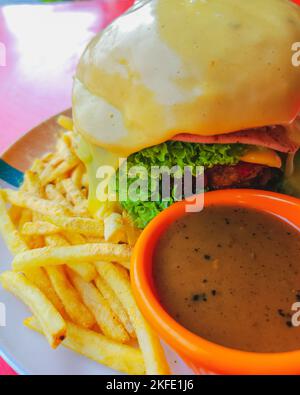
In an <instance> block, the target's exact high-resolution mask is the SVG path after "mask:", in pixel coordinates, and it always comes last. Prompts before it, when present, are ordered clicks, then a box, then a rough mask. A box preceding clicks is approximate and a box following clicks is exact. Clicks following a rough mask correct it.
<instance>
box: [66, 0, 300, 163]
mask: <svg viewBox="0 0 300 395" xmlns="http://www.w3.org/2000/svg"><path fill="white" fill-rule="evenodd" d="M142 3H143V6H142V7H135V8H134V9H132V10H131V11H130V12H128V13H127V14H125V15H123V16H121V17H120V18H119V19H117V20H116V21H115V22H113V24H112V25H110V26H109V27H108V29H106V30H105V31H104V32H102V33H100V34H99V35H98V36H96V37H95V38H94V39H93V40H92V42H91V43H90V45H89V46H88V47H87V49H86V51H85V53H84V54H83V56H82V58H81V61H80V63H79V66H78V69H77V73H76V77H75V82H74V92H73V114H74V122H75V126H76V129H77V130H79V132H81V133H82V134H83V135H85V136H86V137H87V139H88V140H89V141H91V142H93V143H95V144H97V145H99V146H102V147H104V148H106V149H108V150H109V151H112V152H115V153H117V154H119V155H122V156H128V155H129V154H131V153H133V152H135V151H138V150H140V149H142V148H145V147H148V146H152V145H156V144H159V143H161V142H163V141H166V140H168V139H170V138H172V137H173V136H174V135H176V134H178V133H193V134H198V135H216V134H222V133H229V132H232V131H237V130H241V129H245V128H251V127H260V126H265V125H272V124H290V123H291V122H292V121H293V120H294V119H295V117H296V115H297V113H298V111H299V105H300V67H298V68H297V67H294V66H293V65H292V62H291V57H292V54H293V53H292V51H291V47H292V44H293V43H294V42H296V41H299V39H300V8H299V7H297V6H296V5H294V4H292V3H291V2H289V1H287V0H264V1H261V0H251V1H244V0H226V1H224V0H152V1H144V2H142ZM274 163H275V162H274Z"/></svg>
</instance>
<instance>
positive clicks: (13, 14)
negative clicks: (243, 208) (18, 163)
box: [0, 0, 133, 375]
mask: <svg viewBox="0 0 300 395" xmlns="http://www.w3.org/2000/svg"><path fill="white" fill-rule="evenodd" d="M132 3H133V0H93V1H86V2H74V3H63V4H51V5H49V4H47V5H45V4H41V5H7V6H3V7H1V8H0V153H1V152H3V151H5V150H6V149H7V148H8V147H9V146H10V145H11V144H12V143H13V142H14V141H16V140H17V139H18V138H20V137H21V136H22V135H23V134H24V133H26V132H27V131H28V130H30V129H31V128H32V127H34V126H35V125H37V124H39V123H40V122H42V121H43V120H45V119H47V118H49V117H51V116H52V115H55V114H57V113H59V112H61V111H63V110H65V109H67V108H69V107H71V89H72V78H73V75H74V70H75V67H76V64H77V62H78V59H79V57H80V55H81V53H82V51H83V50H84V48H85V46H86V44H87V43H88V42H89V40H90V39H91V37H92V36H93V35H94V33H95V32H97V31H99V30H101V29H103V28H104V27H105V26H106V25H107V24H108V23H109V22H110V21H112V20H113V19H114V18H116V17H117V16H118V15H119V14H121V13H122V12H123V11H125V10H126V9H127V8H128V7H129V6H130V5H131V4H132ZM4 49H5V50H4ZM4 53H5V59H4ZM4 60H5V65H4ZM9 374H14V372H13V370H12V369H10V367H9V366H8V365H7V364H6V363H5V362H4V361H3V360H1V359H0V375H9Z"/></svg>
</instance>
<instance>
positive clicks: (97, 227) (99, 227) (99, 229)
mask: <svg viewBox="0 0 300 395" xmlns="http://www.w3.org/2000/svg"><path fill="white" fill-rule="evenodd" d="M45 219H46V220H47V221H49V222H51V223H52V224H54V225H56V226H59V227H60V228H61V229H62V230H63V231H66V232H70V233H80V234H82V235H85V236H97V237H100V236H102V235H103V223H102V222H100V221H98V220H96V219H92V218H82V217H66V216H63V215H54V216H46V217H45Z"/></svg>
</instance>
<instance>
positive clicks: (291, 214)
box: [131, 189, 300, 375]
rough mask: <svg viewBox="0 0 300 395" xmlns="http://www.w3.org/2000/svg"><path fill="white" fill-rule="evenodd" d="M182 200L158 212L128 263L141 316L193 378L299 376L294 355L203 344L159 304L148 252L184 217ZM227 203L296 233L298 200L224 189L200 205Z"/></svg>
mask: <svg viewBox="0 0 300 395" xmlns="http://www.w3.org/2000/svg"><path fill="white" fill-rule="evenodd" d="M187 204H190V202H189V203H188V202H187V201H182V202H178V203H176V204H174V205H172V206H171V207H169V208H168V209H166V210H165V211H163V212H162V213H161V214H159V215H158V216H157V217H156V218H155V219H154V220H153V221H151V223H150V224H149V225H148V226H147V227H146V229H145V230H144V231H143V232H142V234H141V236H140V238H139V240H138V242H137V245H136V247H135V249H134V252H133V256H132V262H131V278H132V285H133V292H134V295H135V298H136V300H137V303H138V306H139V308H140V309H141V311H142V313H143V314H144V316H145V318H146V319H147V320H148V322H149V323H150V324H151V325H152V327H153V328H154V329H155V330H156V332H157V333H158V334H159V336H160V337H161V338H162V339H163V340H164V341H165V342H166V343H168V344H169V345H170V346H171V347H172V348H174V349H175V350H176V351H177V352H178V353H179V354H180V355H181V356H182V358H183V359H184V360H185V361H186V362H187V363H188V364H189V365H190V366H191V367H192V368H193V370H194V371H195V373H197V374H206V373H210V374H211V373H214V374H276V375H278V374H300V346H299V351H292V352H284V353H272V354H271V353H252V352H245V351H239V350H234V349H231V348H227V347H223V346H220V345H218V344H215V343H212V342H210V341H207V340H205V339H203V338H201V337H200V336H197V335H195V334H194V333H192V332H190V331H188V330H187V329H185V328H184V327H183V326H182V325H180V324H179V323H178V322H176V321H175V320H174V319H173V318H172V317H171V316H170V315H169V314H168V313H167V311H165V309H164V307H163V306H162V305H161V304H160V302H159V300H158V297H157V295H156V291H155V287H154V283H153V278H152V257H153V251H154V248H155V246H156V243H157V241H158V240H159V238H160V236H161V235H162V234H163V232H165V230H166V229H167V228H168V226H169V225H170V224H171V223H172V222H174V221H175V220H176V219H178V218H180V217H182V216H184V215H185V214H186V205H187ZM212 205H214V206H215V205H222V206H224V205H228V206H236V207H245V208H252V209H256V210H260V211H263V212H265V213H269V214H271V215H273V216H276V217H277V218H278V220H280V221H286V222H288V223H289V224H290V225H292V226H293V227H294V228H295V229H296V230H298V231H299V232H300V200H298V199H295V198H292V197H289V196H285V195H281V194H277V193H271V192H265V191H256V190H246V189H245V190H223V191H216V192H208V193H205V196H204V207H208V206H212Z"/></svg>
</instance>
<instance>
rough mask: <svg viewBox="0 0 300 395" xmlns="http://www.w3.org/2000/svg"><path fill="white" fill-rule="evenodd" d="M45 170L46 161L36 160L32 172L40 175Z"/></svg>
mask: <svg viewBox="0 0 300 395" xmlns="http://www.w3.org/2000/svg"><path fill="white" fill-rule="evenodd" d="M44 168H45V163H44V161H43V160H41V159H35V160H34V162H33V164H32V167H31V171H33V172H36V173H38V174H40V173H41V172H42V171H43V169H44Z"/></svg>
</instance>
